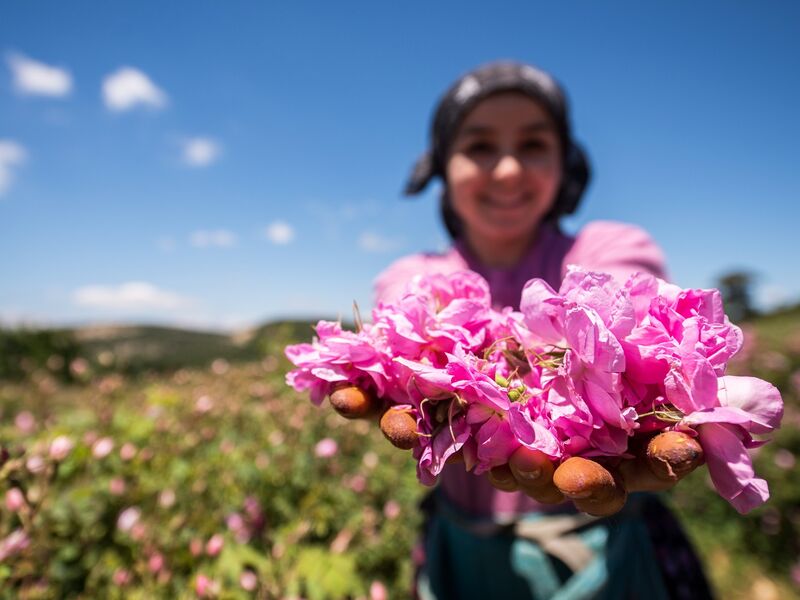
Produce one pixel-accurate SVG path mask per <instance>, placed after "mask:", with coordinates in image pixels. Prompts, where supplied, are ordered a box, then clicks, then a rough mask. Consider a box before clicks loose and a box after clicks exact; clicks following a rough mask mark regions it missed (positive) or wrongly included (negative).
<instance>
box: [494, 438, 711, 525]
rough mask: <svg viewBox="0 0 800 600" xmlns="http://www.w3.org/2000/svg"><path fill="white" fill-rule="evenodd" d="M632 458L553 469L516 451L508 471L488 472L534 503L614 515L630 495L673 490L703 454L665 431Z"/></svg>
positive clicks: (535, 454) (534, 454) (543, 458)
mask: <svg viewBox="0 0 800 600" xmlns="http://www.w3.org/2000/svg"><path fill="white" fill-rule="evenodd" d="M632 453H633V454H634V458H629V459H621V458H608V457H604V458H598V459H597V460H592V459H588V458H582V457H577V456H576V457H572V458H568V459H567V460H565V461H564V462H562V463H561V464H560V465H558V466H556V465H555V464H554V463H553V462H552V461H551V459H550V458H549V457H548V456H547V455H546V454H544V453H542V452H540V451H538V450H531V449H529V448H526V447H524V446H523V447H521V448H518V449H517V450H516V451H515V452H514V454H512V455H511V458H510V459H509V461H508V464H507V465H503V466H500V467H495V468H494V469H492V470H491V471H490V472H489V474H488V475H489V481H490V482H491V483H492V485H494V486H495V487H496V488H498V489H500V490H503V491H515V490H520V491H522V492H524V493H526V494H527V495H529V496H531V497H532V498H533V499H535V500H536V501H538V502H542V503H545V504H552V503H556V502H561V501H563V500H565V499H567V500H572V502H573V503H574V504H575V507H576V508H577V509H578V510H580V511H582V512H585V513H588V514H590V515H595V516H607V515H611V514H614V513H615V512H618V511H619V510H621V509H622V507H623V506H624V505H625V501H626V500H627V497H628V493H629V492H643V491H661V490H665V489H668V488H670V487H672V486H674V485H675V484H676V483H677V482H678V481H680V480H681V479H682V478H683V477H685V476H686V475H688V474H689V473H691V472H692V471H693V470H694V469H696V468H697V467H698V466H699V465H701V464H702V463H703V449H702V448H701V447H700V444H699V443H698V442H697V440H695V439H694V438H692V437H691V436H689V435H687V434H685V433H682V432H679V431H669V432H665V433H660V434H658V435H656V436H654V437H652V438H650V439H648V440H645V441H642V442H638V443H637V444H636V447H634V448H632Z"/></svg>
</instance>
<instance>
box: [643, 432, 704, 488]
mask: <svg viewBox="0 0 800 600" xmlns="http://www.w3.org/2000/svg"><path fill="white" fill-rule="evenodd" d="M647 458H648V459H649V460H648V461H647V464H648V465H649V467H650V470H651V471H652V472H653V473H654V474H655V475H656V476H657V477H658V478H659V479H665V480H668V481H676V480H677V479H679V478H680V477H683V476H684V475H686V474H687V473H690V472H691V471H693V470H694V469H695V467H697V466H698V465H699V464H701V463H702V462H703V448H702V447H701V446H700V443H699V442H698V441H697V440H696V439H694V438H693V437H690V436H689V435H687V434H685V433H682V432H680V431H665V432H664V433H660V434H658V435H657V436H655V437H654V438H653V439H652V440H650V443H648V444H647Z"/></svg>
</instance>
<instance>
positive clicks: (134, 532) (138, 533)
mask: <svg viewBox="0 0 800 600" xmlns="http://www.w3.org/2000/svg"><path fill="white" fill-rule="evenodd" d="M146 535H147V526H146V525H145V524H144V523H142V522H141V521H139V522H137V523H134V524H133V527H131V532H130V536H131V539H132V540H134V541H137V542H141V541H142V540H143V539H144V538H145V536H146Z"/></svg>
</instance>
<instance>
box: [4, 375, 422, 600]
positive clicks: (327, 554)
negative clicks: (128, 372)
mask: <svg viewBox="0 0 800 600" xmlns="http://www.w3.org/2000/svg"><path fill="white" fill-rule="evenodd" d="M0 413H1V414H3V415H4V418H3V420H2V422H1V423H0V440H3V446H4V447H5V448H6V449H7V450H8V451H9V452H10V456H9V459H8V460H6V461H5V464H4V465H3V466H2V467H0V500H2V499H3V498H4V497H6V496H7V495H8V494H9V493H11V494H17V493H20V492H21V493H22V495H23V497H24V505H23V506H22V507H19V508H16V509H15V510H13V511H12V510H3V511H2V512H0V553H2V552H4V550H3V549H2V547H3V546H2V545H3V543H4V540H8V539H9V536H11V535H12V534H14V533H15V532H24V534H25V536H26V537H27V538H28V539H29V543H28V545H27V546H26V547H24V548H21V549H18V550H17V551H12V552H10V554H9V555H8V556H6V557H5V559H4V560H3V561H2V562H3V565H4V569H3V570H2V571H0V590H2V591H0V598H25V597H36V596H37V594H40V595H41V596H43V597H65V596H70V595H73V596H78V597H84V598H106V597H108V598H113V597H125V598H129V597H134V598H135V597H142V598H181V597H195V590H196V589H199V587H198V586H202V585H205V584H204V583H203V582H206V583H207V585H206V588H204V589H206V591H207V592H208V595H209V596H210V597H219V598H250V597H261V598H279V597H283V595H284V594H285V593H287V592H288V591H290V590H293V589H294V590H297V593H298V594H303V595H304V597H308V598H315V599H333V598H345V597H358V596H364V595H365V594H366V591H367V590H368V589H369V587H370V585H371V583H372V582H373V581H374V580H379V581H381V582H383V583H384V584H385V585H387V587H389V588H390V589H395V590H402V591H405V590H407V589H408V577H409V573H410V569H409V566H408V562H409V552H410V550H409V548H410V546H411V544H412V542H413V539H414V537H415V536H416V531H417V527H418V516H417V511H416V502H417V501H418V498H419V496H420V495H421V494H422V493H423V492H424V490H423V489H422V488H421V487H420V486H419V484H418V483H417V482H416V476H415V471H414V464H413V461H412V460H411V458H410V456H409V455H408V454H405V453H399V452H397V451H396V450H395V449H394V448H392V447H391V446H389V445H388V444H386V443H385V441H384V440H383V439H382V436H381V435H380V433H379V431H378V430H377V427H374V426H373V425H370V424H368V423H353V422H348V421H345V420H344V419H341V418H340V417H338V416H336V415H333V414H331V411H329V410H325V409H318V408H316V407H314V406H312V405H311V404H310V403H309V402H308V399H307V398H305V397H301V396H298V395H296V394H294V393H293V392H291V391H290V390H289V389H288V388H286V387H285V385H284V383H283V373H282V372H281V371H279V370H278V369H277V368H276V362H275V361H264V362H262V363H248V364H243V365H241V366H231V367H228V368H227V370H226V371H225V372H224V373H219V372H216V373H215V372H214V370H213V369H209V370H207V371H206V370H188V369H187V370H179V371H177V372H175V373H174V374H173V375H171V376H169V377H165V376H155V375H153V376H147V377H140V378H135V379H125V378H123V377H121V376H119V375H115V374H112V375H106V376H100V377H97V378H95V379H93V380H92V381H91V382H89V383H86V384H84V385H80V386H76V385H67V386H64V385H55V386H52V385H49V386H45V387H41V386H36V385H34V384H33V383H26V384H11V383H8V384H4V385H0ZM20 414H29V416H30V418H32V421H33V425H32V426H30V427H29V426H27V425H26V427H28V429H26V430H21V429H20V427H19V426H18V425H15V418H16V417H17V416H19V415H20ZM63 435H66V436H68V437H69V439H70V440H71V441H72V443H73V444H74V447H73V448H72V449H71V450H70V451H69V452H68V453H67V455H66V456H64V457H59V456H57V455H56V456H55V457H54V456H53V455H52V450H51V444H52V443H53V441H54V440H55V439H56V438H57V437H58V436H63ZM325 437H329V438H331V439H333V440H335V441H336V443H337V444H338V452H337V453H336V454H335V455H334V456H332V457H330V458H318V457H316V456H315V453H314V448H315V445H316V443H317V442H318V441H319V440H320V439H322V438H325ZM108 443H111V444H113V449H112V450H111V451H110V453H108V454H107V455H104V452H105V451H107V450H108V449H107V448H106V450H105V451H104V450H103V445H104V444H108ZM11 490H16V491H14V492H12V491H11ZM390 500H391V501H393V502H395V503H397V504H398V505H399V506H400V516H399V517H398V516H395V515H394V514H392V515H391V518H389V517H386V516H384V515H383V512H384V505H385V504H386V503H387V502H388V501H390ZM213 539H216V540H217V542H216V543H221V546H222V547H221V549H219V551H218V552H215V551H213V549H212V550H211V551H209V546H210V545H212V542H211V540H213ZM5 552H7V551H5ZM7 553H8V552H7ZM246 574H254V575H255V578H256V580H257V587H256V588H255V589H254V590H246V589H244V588H243V584H242V577H243V576H245V575H246ZM203 578H205V579H203ZM404 596H405V594H404V593H396V594H395V595H394V597H399V598H401V597H404Z"/></svg>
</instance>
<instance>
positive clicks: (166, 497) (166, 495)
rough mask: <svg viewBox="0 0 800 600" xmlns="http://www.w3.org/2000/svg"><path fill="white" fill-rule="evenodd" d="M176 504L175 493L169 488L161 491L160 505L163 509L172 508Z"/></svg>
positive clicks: (159, 496)
mask: <svg viewBox="0 0 800 600" xmlns="http://www.w3.org/2000/svg"><path fill="white" fill-rule="evenodd" d="M174 504H175V491H174V490H171V489H169V488H167V489H164V490H161V493H160V494H159V495H158V505H159V506H160V507H161V508H170V507H172V506H173V505H174Z"/></svg>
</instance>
